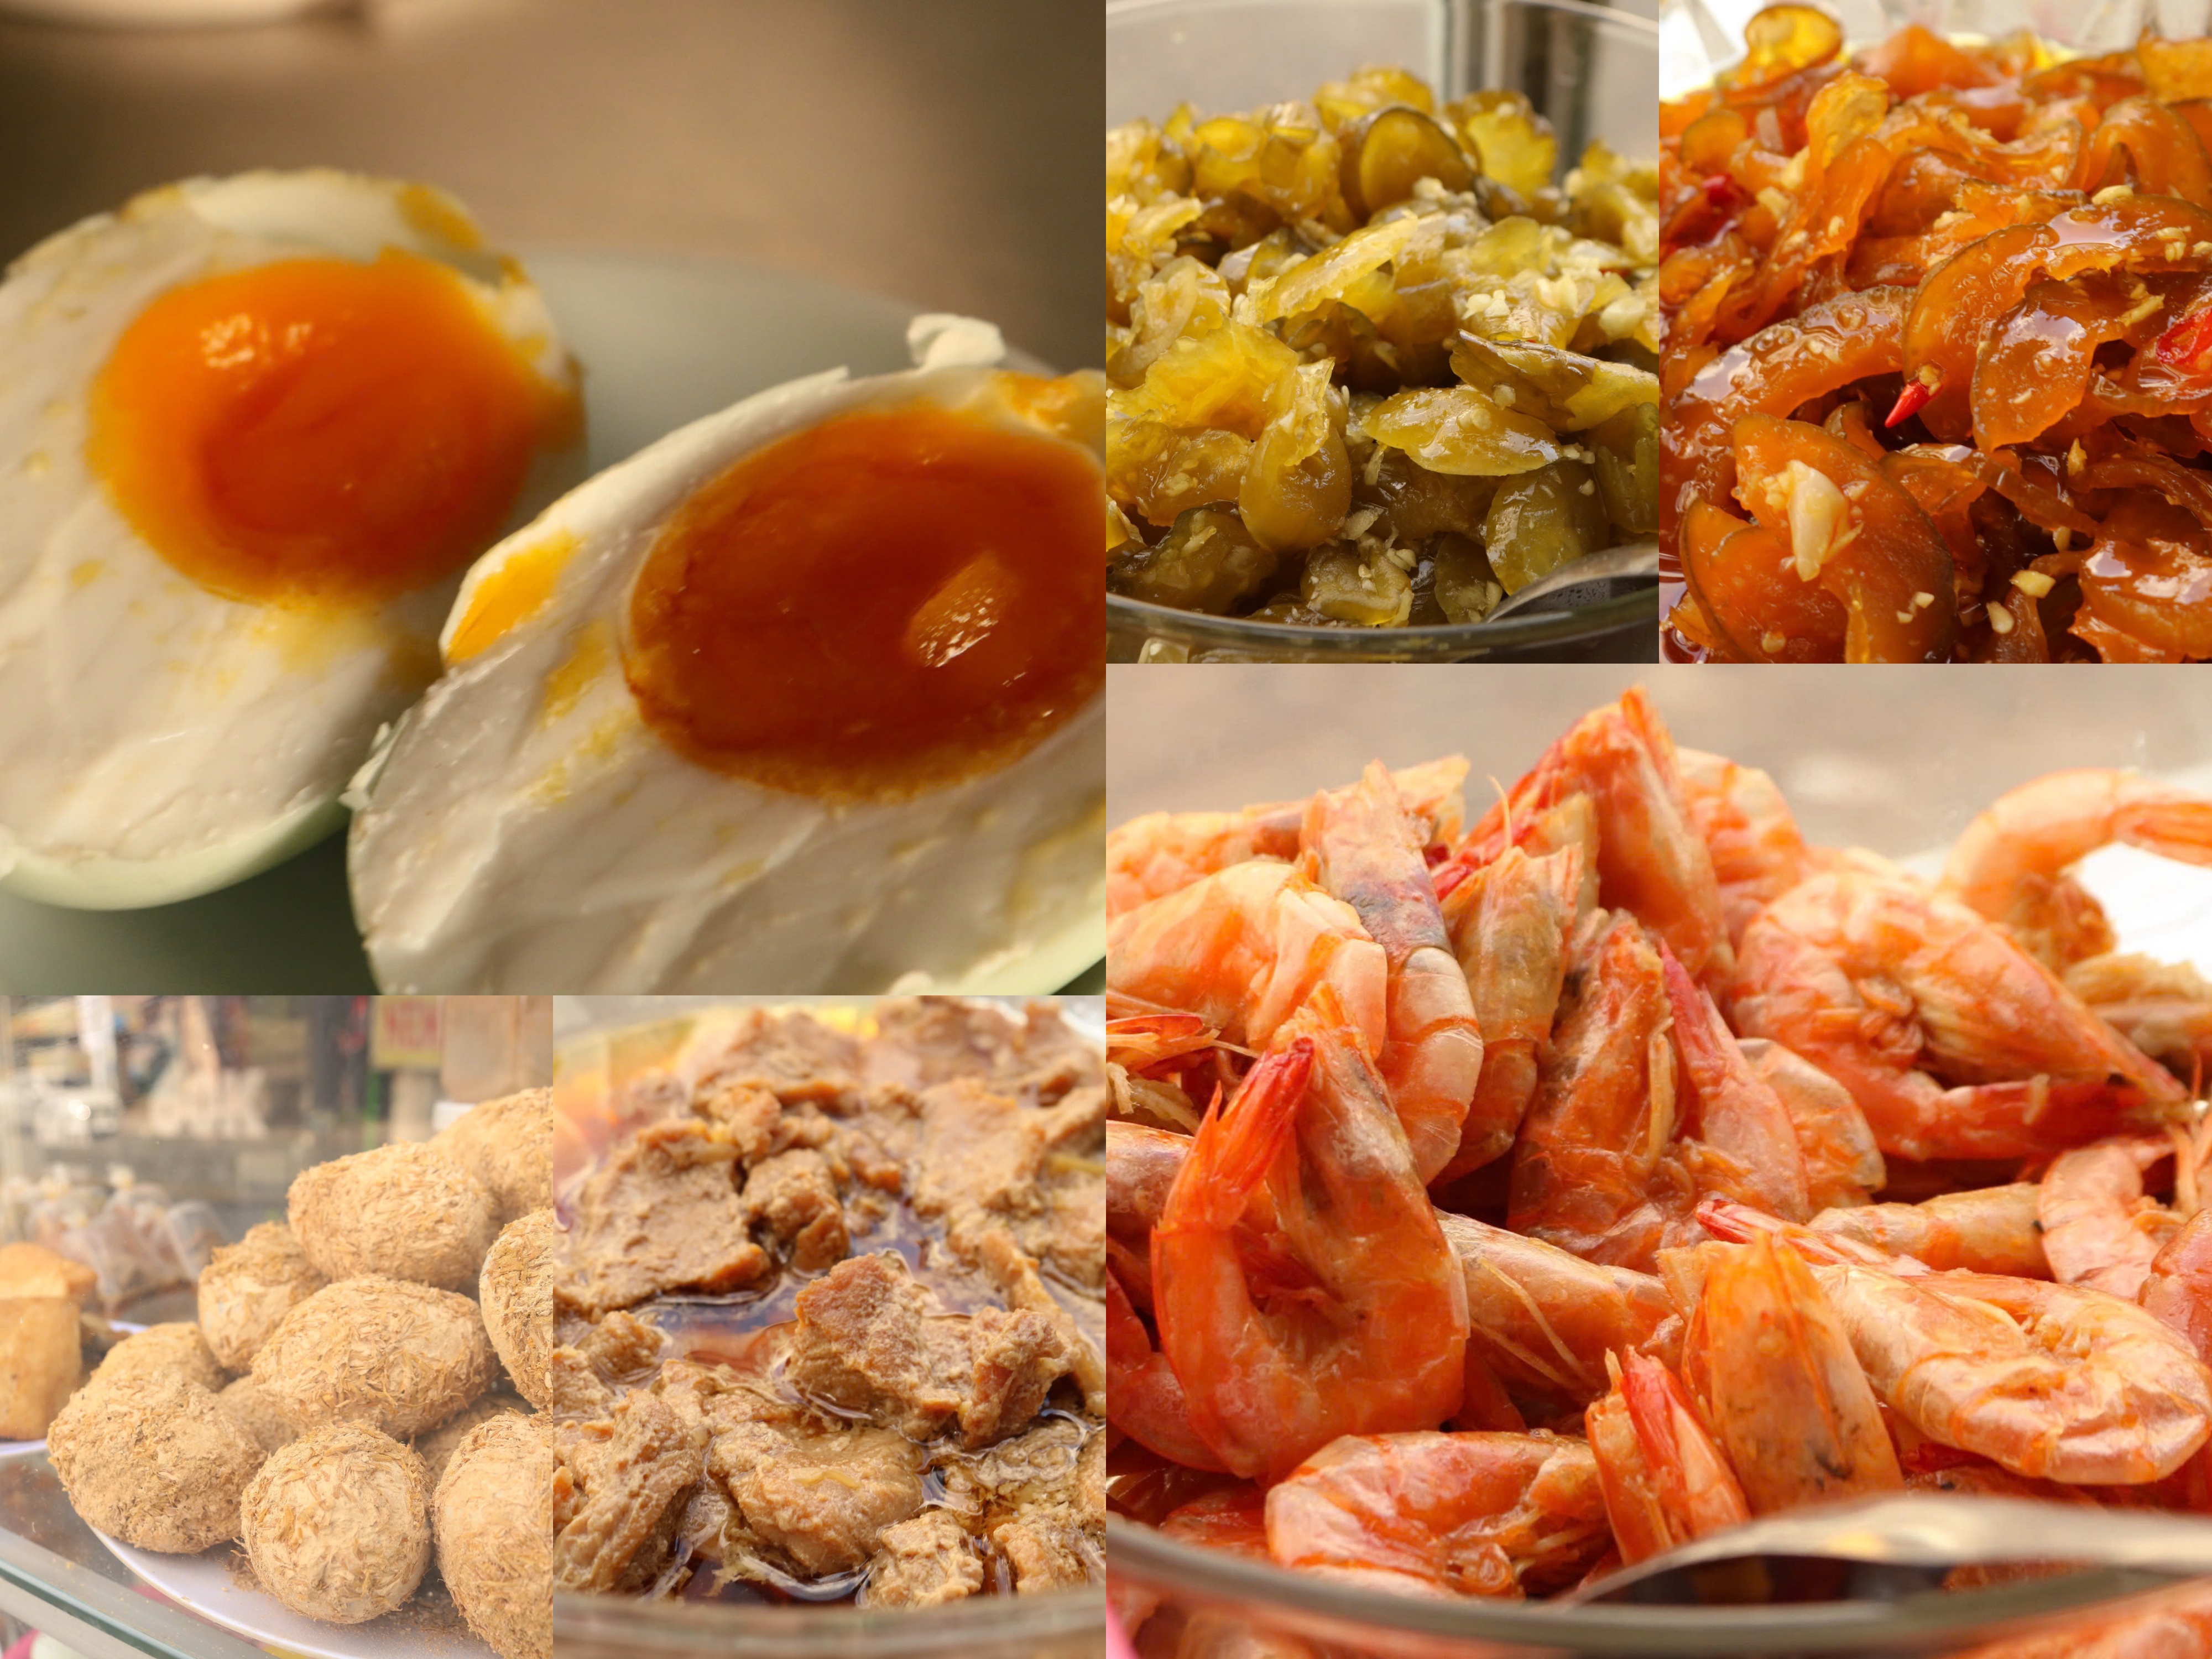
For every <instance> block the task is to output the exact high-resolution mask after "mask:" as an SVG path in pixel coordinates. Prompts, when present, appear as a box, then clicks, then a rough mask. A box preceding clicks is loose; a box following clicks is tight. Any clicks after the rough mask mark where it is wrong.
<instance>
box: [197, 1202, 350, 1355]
mask: <svg viewBox="0 0 2212 1659" xmlns="http://www.w3.org/2000/svg"><path fill="white" fill-rule="evenodd" d="M326 1282H327V1281H326V1280H325V1279H324V1277H323V1275H322V1274H321V1273H319V1272H317V1271H316V1268H315V1265H314V1263H313V1262H312V1261H308V1260H307V1252H306V1251H305V1250H302V1249H301V1248H300V1241H299V1240H298V1239H296V1238H295V1237H292V1230H291V1229H290V1228H289V1227H288V1226H286V1225H284V1224H283V1222H281V1221H264V1222H262V1223H260V1224H259V1225H257V1226H254V1227H251V1228H249V1229H247V1231H246V1237H244V1238H242V1239H240V1240H239V1242H238V1243H235V1244H226V1245H224V1246H223V1247H222V1249H219V1250H217V1251H216V1253H215V1259H214V1260H213V1261H210V1262H209V1263H208V1265H207V1267H205V1268H204V1270H202V1272H201V1273H200V1334H201V1335H202V1336H204V1337H205V1338H206V1339H207V1345H208V1346H209V1347H210V1348H211V1349H213V1350H214V1351H215V1357H216V1358H217V1359H219V1360H221V1361H222V1364H224V1365H225V1366H226V1367H227V1368H228V1369H229V1370H234V1371H242V1370H246V1367H247V1366H249V1365H251V1364H252V1363H253V1356H254V1354H255V1352H258V1350H259V1348H260V1346H261V1345H262V1344H263V1343H264V1342H265V1341H267V1340H269V1333H270V1332H271V1331H273V1330H275V1329H276V1322H277V1321H278V1320H280V1319H282V1318H283V1316H285V1315H286V1314H288V1313H289V1312H291V1311H292V1310H293V1308H295V1306H297V1305H298V1304H300V1303H302V1302H304V1301H306V1300H307V1298H308V1297H311V1296H313V1294H314V1293H315V1292H316V1291H319V1290H321V1289H322V1288H323V1285H325V1283H326Z"/></svg>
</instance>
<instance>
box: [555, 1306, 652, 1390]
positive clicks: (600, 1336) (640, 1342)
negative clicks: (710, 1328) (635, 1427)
mask: <svg viewBox="0 0 2212 1659" xmlns="http://www.w3.org/2000/svg"><path fill="white" fill-rule="evenodd" d="M666 1346H667V1339H666V1338H665V1337H664V1336H662V1335H661V1334H660V1333H659V1331H657V1330H655V1329H654V1328H653V1327H652V1326H650V1325H648V1324H647V1323H646V1322H644V1321H643V1320H641V1319H636V1318H633V1317H632V1316H630V1315H629V1314H626V1313H621V1312H616V1313H611V1314H609V1315H608V1316H606V1317H605V1319H603V1320H601V1321H600V1322H599V1323H598V1324H596V1325H592V1326H589V1327H587V1328H586V1329H585V1330H584V1332H583V1334H582V1335H580V1336H579V1337H578V1338H577V1339H576V1340H575V1342H574V1344H573V1345H571V1344H568V1343H563V1344H562V1346H559V1347H556V1348H555V1349H554V1350H553V1351H552V1352H551V1354H550V1357H549V1359H548V1362H547V1376H548V1378H549V1381H550V1386H551V1389H552V1394H551V1396H550V1397H551V1400H552V1405H551V1407H550V1409H551V1410H553V1411H555V1412H558V1413H562V1414H563V1415H583V1416H597V1415H600V1414H603V1413H605V1411H606V1410H607V1409H608V1408H609V1407H611V1406H612V1405H613V1404H614V1401H615V1395H616V1387H615V1385H617V1384H618V1383H623V1382H626V1381H629V1380H631V1379H634V1378H635V1377H636V1376H639V1375H640V1374H641V1373H642V1372H645V1371H649V1370H652V1369H653V1366H654V1365H655V1364H658V1363H659V1359H660V1354H661V1351H662V1349H664V1348H665V1347H666Z"/></svg>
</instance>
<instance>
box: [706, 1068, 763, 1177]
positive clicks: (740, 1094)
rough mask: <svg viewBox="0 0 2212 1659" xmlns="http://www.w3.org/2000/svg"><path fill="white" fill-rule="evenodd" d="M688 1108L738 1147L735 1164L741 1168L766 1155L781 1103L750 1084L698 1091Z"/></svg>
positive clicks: (747, 1168)
mask: <svg viewBox="0 0 2212 1659" xmlns="http://www.w3.org/2000/svg"><path fill="white" fill-rule="evenodd" d="M692 1110H693V1111H695V1112H696V1113H697V1114H698V1115H699V1116H701V1117H703V1118H705V1119H706V1120H707V1121H708V1122H709V1123H712V1124H714V1125H716V1126H717V1127H720V1129H721V1131H722V1132H723V1133H725V1134H726V1135H727V1136H729V1138H730V1144H731V1145H732V1146H735V1147H736V1148H737V1149H738V1168H740V1169H745V1170H749V1169H750V1168H751V1167H752V1166H753V1165H754V1164H757V1163H759V1162H760V1160H761V1159H763V1158H766V1157H767V1156H768V1155H769V1149H770V1148H771V1147H772V1146H774V1144H775V1130H776V1125H777V1124H778V1123H779V1122H781V1121H782V1118H783V1103H782V1102H781V1101H780V1100H778V1099H777V1098H776V1097H775V1095H773V1094H772V1093H770V1092H769V1091H768V1090H766V1089H763V1088H760V1087H758V1086H757V1085H754V1084H750V1083H737V1084H732V1085H729V1086H728V1087H726V1088H717V1089H712V1090H707V1091H702V1092H701V1093H700V1094H699V1096H698V1097H696V1101H695V1102H694V1103H693V1106H692Z"/></svg>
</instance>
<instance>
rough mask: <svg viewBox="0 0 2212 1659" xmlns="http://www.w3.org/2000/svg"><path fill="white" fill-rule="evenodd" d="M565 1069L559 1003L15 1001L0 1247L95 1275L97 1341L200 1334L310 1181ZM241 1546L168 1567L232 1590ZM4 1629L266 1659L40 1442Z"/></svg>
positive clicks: (29, 1460)
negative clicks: (555, 1064)
mask: <svg viewBox="0 0 2212 1659" xmlns="http://www.w3.org/2000/svg"><path fill="white" fill-rule="evenodd" d="M551 1053H552V1021H551V1005H550V1000H549V999H542V998H521V997H445V998H439V997H381V998H379V997H352V996H332V997H307V996H303V997H213V996H210V997H168V996H86V997H7V996H0V1245H4V1244H7V1243H14V1242H16V1241H27V1242H31V1243H40V1244H44V1245H45V1246H46V1247H47V1248H48V1249H52V1250H55V1251H57V1252H58V1253H59V1254H61V1255H64V1256H68V1257H70V1258H72V1259H73V1260H75V1261H80V1262H82V1263H83V1264H84V1265H85V1266H86V1267H89V1268H90V1269H91V1270H92V1271H93V1273H94V1275H96V1278H97V1284H96V1287H95V1289H94V1291H92V1292H91V1294H90V1295H89V1296H88V1297H87V1300H86V1308H85V1314H86V1318H87V1321H88V1324H89V1325H91V1326H92V1327H94V1328H99V1327H101V1326H105V1327H106V1328H107V1330H108V1331H114V1332H127V1331H130V1330H133V1329H137V1328H143V1327H145V1326H149V1325H155V1324H160V1323H163V1322H169V1321H175V1320H190V1319H192V1318H193V1317H195V1310H196V1301H197V1293H196V1289H195V1285H194V1279H195V1278H196V1277H197V1273H198V1272H199V1270H200V1269H201V1268H202V1267H204V1266H205V1264H206V1262H207V1260H208V1257H209V1255H210V1253H211V1252H212V1251H213V1250H214V1249H216V1248H217V1247H219V1246H221V1245H223V1244H227V1243H234V1242H236V1241H237V1240H238V1239H240V1237H243V1236H244V1234H245V1233H246V1230H247V1229H248V1228H250V1227H252V1226H253V1225H255V1224H256V1223H258V1222H262V1221H267V1220H281V1219H283V1217H284V1214H285V1195H286V1191H287V1188H289V1186H290V1184H291V1182H292V1179H293V1177H294V1176H295V1175H297V1174H298V1173H299V1172H300V1171H301V1170H304V1169H306V1168H307V1167H308V1166H309V1165H311V1164H319V1163H322V1162H325V1161H326V1160H328V1159H331V1158H338V1157H342V1156H343V1155H345V1154H347V1153H350V1152H362V1151H366V1150H368V1149H369V1148H371V1147H374V1146H382V1145H385V1144H386V1143H387V1142H391V1141H402V1140H404V1141H419V1140H423V1139H428V1137H430V1136H431V1135H432V1134H433V1133H435V1132H436V1131H438V1130H439V1129H441V1128H443V1127H446V1126H447V1125H448V1124H449V1123H451V1122H453V1121H455V1120H456V1119H457V1118H458V1117H459V1115H461V1114H462V1113H464V1112H465V1111H466V1110H467V1109H469V1107H470V1106H471V1104H473V1103H476V1102H477V1101H481V1100H487V1099H492V1098H495V1097H500V1096H502V1095H507V1094H511V1093H513V1092H514V1091H518V1090H520V1089H523V1088H527V1087H530V1086H532V1085H538V1084H543V1083H545V1082H547V1081H549V1080H550V1076H551V1065H552V1060H551ZM105 1335H106V1332H105V1331H103V1332H101V1333H100V1336H101V1337H104V1336H105ZM91 1351H92V1350H91V1349H90V1347H89V1346H88V1352H91ZM230 1550H231V1547H230V1546H222V1547H217V1548H216V1549H215V1550H212V1551H210V1552H207V1553H205V1555H204V1556H203V1557H197V1558H185V1557H179V1558H164V1559H174V1560H178V1561H191V1562H193V1563H194V1564H195V1565H198V1564H200V1563H203V1562H213V1563H216V1571H215V1572H214V1574H213V1575H211V1577H212V1578H213V1579H214V1580H217V1581H219V1580H221V1579H222V1578H223V1577H227V1575H228V1566H227V1565H224V1562H223V1559H227V1558H228V1554H229V1553H230ZM427 1594H432V1593H428V1592H426V1595H427ZM435 1594H437V1595H442V1592H435ZM441 1612H442V1622H444V1623H445V1624H447V1625H448V1626H452V1627H453V1629H455V1630H456V1631H458V1620H457V1619H455V1618H453V1615H452V1614H451V1613H450V1610H449V1609H444V1610H441ZM0 1614H4V1615H5V1617H6V1619H7V1620H12V1621H13V1623H14V1625H15V1626H19V1627H22V1628H27V1629H32V1630H38V1631H41V1632H46V1633H47V1634H49V1635H51V1636H52V1637H53V1638H56V1639H58V1640H59V1641H61V1642H63V1643H64V1644H66V1645H68V1646H69V1647H70V1648H71V1649H73V1650H76V1652H78V1653H82V1654H85V1655H88V1656H99V1659H107V1656H124V1655H144V1654H158V1655H165V1656H167V1655H174V1656H179V1659H244V1656H246V1655H249V1654H252V1653H256V1652H259V1651H261V1649H259V1648H258V1647H257V1646H255V1645H254V1644H252V1643H250V1642H248V1641H247V1640H246V1639H245V1638H242V1637H240V1636H239V1635H236V1634H234V1633H232V1632H228V1631H226V1630H224V1629H222V1628H221V1627H220V1626H217V1625H216V1624H214V1623H211V1622H210V1620H208V1619H206V1618H203V1617H201V1616H200V1615H199V1614H198V1613H196V1612H194V1611H192V1610H191V1608H190V1607H188V1606H185V1605H180V1604H179V1602H177V1601H173V1600H172V1599H170V1598H169V1597H168V1596H167V1595H164V1594H162V1593H161V1591H159V1590H157V1589H154V1588H153V1587H151V1586H149V1584H148V1583H146V1582H144V1581H143V1579H142V1578H141V1577H139V1576H138V1575H137V1573H135V1572H134V1571H132V1570H131V1566H130V1565H127V1564H126V1562H125V1560H124V1559H121V1558H120V1557H119V1556H118V1553H117V1552H116V1551H115V1549H114V1548H112V1547H111V1546H110V1545H109V1543H108V1542H107V1541H105V1540H104V1539H102V1538H101V1537H100V1535H99V1534H97V1533H95V1532H94V1530H93V1528H90V1527H89V1526H88V1525H87V1524H86V1523H85V1522H84V1521H83V1520H82V1518H80V1517H79V1516H78V1515H77V1513H76V1510H74V1509H73V1508H72V1507H71V1505H70V1501H69V1499H68V1498H67V1496H66V1495H65V1494H64V1492H63V1490H62V1487H61V1485H60V1482H59V1481H58V1480H57V1478H56V1476H55V1474H54V1471H53V1468H52V1465H51V1464H50V1463H49V1462H48V1460H47V1457H46V1451H45V1447H44V1443H43V1442H39V1441H32V1442H14V1443H0ZM427 1622H428V1623H431V1624H433V1625H435V1624H438V1623H440V1622H441V1620H440V1619H439V1618H437V1617H431V1618H428V1620H427ZM369 1628H370V1629H371V1630H372V1631H374V1630H375V1629H376V1628H377V1627H374V1626H372V1627H369ZM9 1634H10V1639H12V1632H10V1633H9ZM383 1639H384V1638H378V1642H377V1643H376V1644H372V1645H376V1646H378V1647H379V1650H383V1649H382V1647H381V1643H382V1641H383ZM459 1639H461V1640H462V1641H463V1642H464V1643H465V1638H459ZM462 1650H465V1649H464V1648H459V1647H457V1648H456V1649H455V1651H456V1652H459V1651H462Z"/></svg>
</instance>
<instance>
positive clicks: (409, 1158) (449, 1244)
mask: <svg viewBox="0 0 2212 1659" xmlns="http://www.w3.org/2000/svg"><path fill="white" fill-rule="evenodd" d="M287 1208H288V1209H289V1212H290V1216H291V1222H292V1233H293V1236H294V1237H296V1238H297V1239H298V1240H299V1241H300V1248H301V1249H303V1250H305V1251H306V1252H307V1260H308V1261H311V1262H313V1264H314V1266H315V1270H316V1271H317V1272H318V1273H321V1274H322V1276H323V1277H324V1278H325V1279H357V1278H360V1277H362V1276H363V1275H364V1274H369V1273H380V1274H382V1275H384V1276H385V1277H386V1278H390V1279H408V1280H410V1281H411V1282H413V1283H415V1284H417V1285H432V1286H435V1288H436V1289H439V1290H441V1291H457V1290H459V1289H460V1288H461V1287H462V1286H463V1285H473V1284H475V1283H476V1279H477V1273H478V1271H479V1270H481V1269H482V1267H483V1259H484V1252H485V1251H486V1250H488V1249H490V1248H491V1241H492V1239H493V1237H495V1235H496V1234H497V1233H498V1231H499V1227H498V1225H497V1224H496V1223H495V1222H494V1221H493V1219H492V1205H491V1196H490V1194H488V1193H486V1192H485V1191H484V1189H483V1187H482V1186H480V1185H479V1184H478V1183H477V1178H476V1177H475V1176H472V1175H471V1174H470V1173H469V1172H468V1171H467V1170H465V1169H463V1168H462V1167H461V1166H460V1165H459V1164H456V1163H454V1162H453V1159H451V1158H447V1156H446V1155H445V1154H444V1153H443V1152H438V1151H435V1149H433V1148H432V1147H431V1146H429V1145H428V1143H427V1142H423V1141H419V1140H401V1141H395V1142H393V1143H392V1145H391V1146H379V1147H377V1148H376V1149H375V1150H374V1151H373V1152H356V1153H354V1154H353V1155H352V1156H351V1157H350V1158H332V1159H331V1161H330V1162H329V1163H328V1164H316V1165H314V1166H313V1168H312V1169H307V1170H301V1171H300V1173H299V1174H298V1175H296V1176H294V1177H293V1178H292V1190H291V1194H290V1195H289V1200H288V1204H287Z"/></svg>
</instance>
